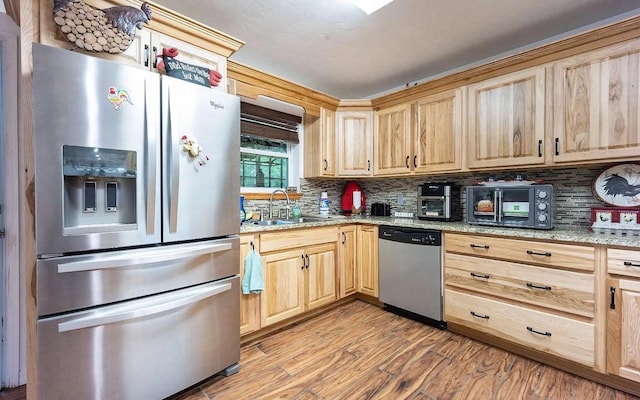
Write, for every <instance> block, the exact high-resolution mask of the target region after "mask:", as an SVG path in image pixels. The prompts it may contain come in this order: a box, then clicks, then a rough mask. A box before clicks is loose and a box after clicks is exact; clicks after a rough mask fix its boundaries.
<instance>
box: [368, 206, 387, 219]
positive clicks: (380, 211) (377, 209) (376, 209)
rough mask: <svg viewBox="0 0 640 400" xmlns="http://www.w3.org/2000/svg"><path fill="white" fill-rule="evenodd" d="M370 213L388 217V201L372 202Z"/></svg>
mask: <svg viewBox="0 0 640 400" xmlns="http://www.w3.org/2000/svg"><path fill="white" fill-rule="evenodd" d="M371 215H375V216H377V217H388V216H390V215H391V205H390V204H388V203H372V204H371Z"/></svg>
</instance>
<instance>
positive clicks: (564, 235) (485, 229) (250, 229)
mask: <svg viewBox="0 0 640 400" xmlns="http://www.w3.org/2000/svg"><path fill="white" fill-rule="evenodd" d="M358 223H359V224H370V225H393V226H401V227H407V228H409V227H410V228H423V229H438V230H442V231H445V232H462V233H472V234H476V233H477V234H481V235H496V236H507V237H512V238H524V239H527V238H528V239H540V240H552V241H558V242H571V243H583V244H604V245H610V246H624V247H636V248H640V236H633V235H626V234H601V233H593V232H591V231H590V230H589V229H587V228H576V229H568V228H554V229H551V230H537V229H519V228H500V227H493V226H478V225H469V224H467V223H466V222H434V221H423V220H419V219H411V218H395V217H374V216H370V217H361V216H357V217H349V218H336V219H327V220H326V221H311V222H302V223H296V224H286V225H254V224H248V225H247V224H242V226H241V227H240V233H241V234H243V233H266V232H277V231H280V230H289V229H303V228H315V227H321V226H332V225H351V224H358Z"/></svg>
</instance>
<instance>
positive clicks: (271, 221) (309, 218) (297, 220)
mask: <svg viewBox="0 0 640 400" xmlns="http://www.w3.org/2000/svg"><path fill="white" fill-rule="evenodd" d="M343 218H345V216H343V215H313V216H308V215H307V216H302V217H300V218H290V219H280V218H278V219H265V220H263V221H254V222H253V223H254V224H257V225H290V224H302V223H304V222H323V221H331V220H334V219H343Z"/></svg>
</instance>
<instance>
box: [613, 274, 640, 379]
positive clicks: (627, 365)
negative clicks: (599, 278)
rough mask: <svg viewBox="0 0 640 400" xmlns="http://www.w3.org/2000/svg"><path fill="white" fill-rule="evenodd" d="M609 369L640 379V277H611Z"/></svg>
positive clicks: (625, 376)
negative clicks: (633, 278)
mask: <svg viewBox="0 0 640 400" xmlns="http://www.w3.org/2000/svg"><path fill="white" fill-rule="evenodd" d="M607 287H608V288H609V290H610V294H611V299H610V302H609V312H608V315H607V372H609V373H612V374H616V375H619V376H621V377H623V378H626V379H630V380H632V381H635V382H639V383H640V339H639V338H638V332H640V281H637V280H626V279H609V280H608V281H607Z"/></svg>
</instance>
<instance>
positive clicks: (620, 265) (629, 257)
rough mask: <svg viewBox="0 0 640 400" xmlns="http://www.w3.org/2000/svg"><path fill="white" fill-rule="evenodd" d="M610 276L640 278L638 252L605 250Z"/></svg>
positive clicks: (639, 253) (639, 255) (639, 252)
mask: <svg viewBox="0 0 640 400" xmlns="http://www.w3.org/2000/svg"><path fill="white" fill-rule="evenodd" d="M607 268H608V269H609V273H610V274H618V275H625V276H634V277H637V278H640V250H621V249H607Z"/></svg>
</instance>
